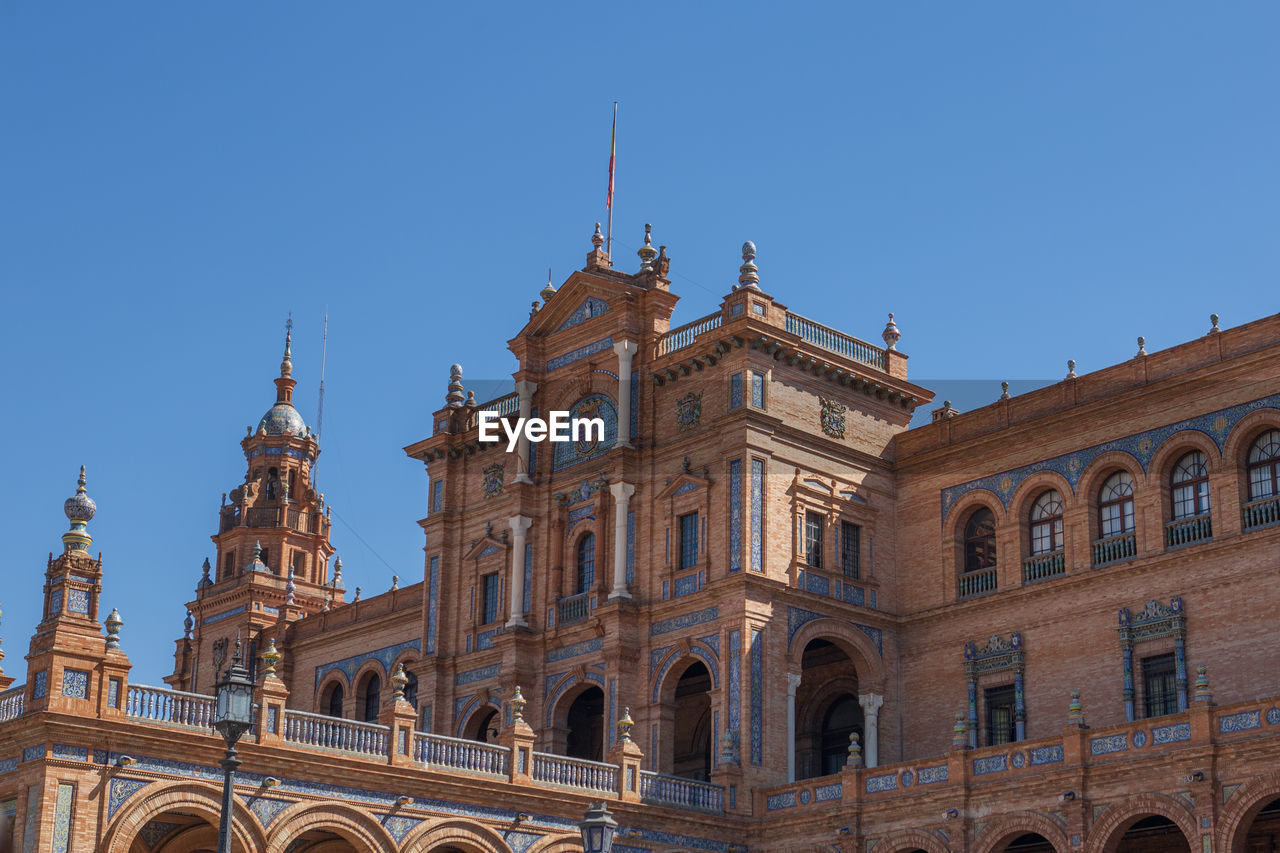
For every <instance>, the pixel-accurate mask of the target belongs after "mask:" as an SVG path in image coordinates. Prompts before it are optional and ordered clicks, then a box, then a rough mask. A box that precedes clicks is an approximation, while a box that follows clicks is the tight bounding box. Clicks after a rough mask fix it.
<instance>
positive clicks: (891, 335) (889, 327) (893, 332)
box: [880, 311, 902, 352]
mask: <svg viewBox="0 0 1280 853" xmlns="http://www.w3.org/2000/svg"><path fill="white" fill-rule="evenodd" d="M880 337H882V338H884V346H885V349H890V350H893V351H895V352H897V350H898V341H900V340H901V339H902V334H901V333H900V332H899V331H898V324H897V323H895V322H893V312H892V311H890V312H889V322H888V323H885V326H884V331H883V332H881V333H880Z"/></svg>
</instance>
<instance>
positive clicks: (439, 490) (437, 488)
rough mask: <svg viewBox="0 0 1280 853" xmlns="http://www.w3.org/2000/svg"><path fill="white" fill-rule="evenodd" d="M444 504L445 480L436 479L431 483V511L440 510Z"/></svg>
mask: <svg viewBox="0 0 1280 853" xmlns="http://www.w3.org/2000/svg"><path fill="white" fill-rule="evenodd" d="M443 505H444V481H443V480H436V481H435V482H434V483H432V484H431V511H432V512H439V511H440V508H441V507H442V506H443Z"/></svg>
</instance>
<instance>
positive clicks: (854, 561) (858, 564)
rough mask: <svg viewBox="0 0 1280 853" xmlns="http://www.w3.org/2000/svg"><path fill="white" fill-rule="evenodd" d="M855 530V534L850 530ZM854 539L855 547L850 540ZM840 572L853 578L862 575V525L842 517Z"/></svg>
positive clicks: (859, 577)
mask: <svg viewBox="0 0 1280 853" xmlns="http://www.w3.org/2000/svg"><path fill="white" fill-rule="evenodd" d="M850 531H853V536H852V537H850V536H849V532H850ZM850 538H852V539H853V548H850V547H849V540H850ZM840 574H841V575H843V576H844V577H846V578H849V579H851V580H859V579H861V577H862V525H861V524H858V523H857V522H856V521H849V520H848V519H846V518H842V519H840Z"/></svg>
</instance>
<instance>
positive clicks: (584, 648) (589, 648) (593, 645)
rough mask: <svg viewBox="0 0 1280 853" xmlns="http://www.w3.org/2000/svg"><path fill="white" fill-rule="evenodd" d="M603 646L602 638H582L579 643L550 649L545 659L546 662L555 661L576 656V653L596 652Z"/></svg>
mask: <svg viewBox="0 0 1280 853" xmlns="http://www.w3.org/2000/svg"><path fill="white" fill-rule="evenodd" d="M602 648H604V638H603V637H595V638H593V639H590V640H583V641H582V642H581V643H574V644H573V645H571V646H565V647H563V648H559V649H551V650H550V651H549V652H547V654H546V656H545V659H546V662H547V663H556V662H557V661H562V660H568V659H569V658H576V657H577V656H578V655H585V654H589V653H590V652H598V651H600V650H601V649H602Z"/></svg>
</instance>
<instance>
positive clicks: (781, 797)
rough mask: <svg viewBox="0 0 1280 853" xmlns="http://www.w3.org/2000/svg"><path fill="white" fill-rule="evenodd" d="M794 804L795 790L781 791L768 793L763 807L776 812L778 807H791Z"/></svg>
mask: <svg viewBox="0 0 1280 853" xmlns="http://www.w3.org/2000/svg"><path fill="white" fill-rule="evenodd" d="M795 804H796V792H795V791H783V792H782V793H781V794H770V795H769V797H768V798H767V799H766V800H765V808H766V809H767V810H769V811H771V812H776V811H778V810H779V809H789V808H793V807H794V806H795Z"/></svg>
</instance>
